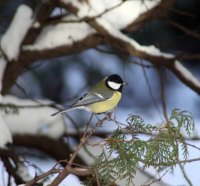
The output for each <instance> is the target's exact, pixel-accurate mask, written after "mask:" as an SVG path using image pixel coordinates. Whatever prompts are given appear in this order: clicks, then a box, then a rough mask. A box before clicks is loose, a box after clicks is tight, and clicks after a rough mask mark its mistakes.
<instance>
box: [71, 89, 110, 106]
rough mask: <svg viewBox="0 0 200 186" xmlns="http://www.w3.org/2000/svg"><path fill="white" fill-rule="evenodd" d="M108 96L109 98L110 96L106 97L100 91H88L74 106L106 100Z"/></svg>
mask: <svg viewBox="0 0 200 186" xmlns="http://www.w3.org/2000/svg"><path fill="white" fill-rule="evenodd" d="M108 98H109V97H108V96H106V97H105V96H103V95H101V94H98V93H93V92H88V93H86V94H85V95H84V96H83V97H81V98H80V99H79V100H78V101H77V102H76V103H75V104H74V105H72V106H75V107H78V106H85V105H89V104H92V103H95V102H100V101H104V100H106V99H108Z"/></svg>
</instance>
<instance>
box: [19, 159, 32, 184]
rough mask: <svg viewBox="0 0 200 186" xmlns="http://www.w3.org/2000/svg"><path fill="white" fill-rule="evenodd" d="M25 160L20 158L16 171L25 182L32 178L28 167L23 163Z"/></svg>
mask: <svg viewBox="0 0 200 186" xmlns="http://www.w3.org/2000/svg"><path fill="white" fill-rule="evenodd" d="M24 162H25V160H24V159H23V158H21V160H20V161H19V162H18V164H17V170H16V173H17V174H18V175H20V177H21V178H22V179H23V181H25V182H27V181H30V180H31V179H33V177H32V176H31V175H30V173H29V169H28V167H27V166H26V165H25V164H24Z"/></svg>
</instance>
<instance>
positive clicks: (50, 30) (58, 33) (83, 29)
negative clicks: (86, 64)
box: [23, 16, 95, 51]
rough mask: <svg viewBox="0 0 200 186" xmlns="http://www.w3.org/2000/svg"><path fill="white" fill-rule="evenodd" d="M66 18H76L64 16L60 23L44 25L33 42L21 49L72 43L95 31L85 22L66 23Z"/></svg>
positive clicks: (53, 46)
mask: <svg viewBox="0 0 200 186" xmlns="http://www.w3.org/2000/svg"><path fill="white" fill-rule="evenodd" d="M68 20H70V21H72V20H77V17H75V16H68V17H64V18H63V19H62V20H61V23H58V24H56V25H48V26H46V27H44V29H43V30H42V32H41V33H40V35H39V36H38V37H37V39H36V41H35V43H34V44H33V45H27V46H23V50H31V51H32V50H44V49H53V48H56V47H59V46H65V45H72V44H73V43H74V42H77V41H80V40H83V39H85V38H86V37H87V36H89V35H92V34H93V33H95V30H94V29H93V28H92V27H90V26H89V25H88V24H87V23H85V22H78V23H76V22H74V23H67V22H68ZM65 22H66V23H65Z"/></svg>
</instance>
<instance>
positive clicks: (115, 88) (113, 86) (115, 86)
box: [108, 81, 121, 90]
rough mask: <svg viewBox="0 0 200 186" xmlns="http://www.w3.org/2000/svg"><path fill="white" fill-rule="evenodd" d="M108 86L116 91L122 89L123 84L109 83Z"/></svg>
mask: <svg viewBox="0 0 200 186" xmlns="http://www.w3.org/2000/svg"><path fill="white" fill-rule="evenodd" d="M108 86H109V87H110V88H112V89H114V90H118V89H119V88H120V87H121V84H119V83H115V82H112V81H108Z"/></svg>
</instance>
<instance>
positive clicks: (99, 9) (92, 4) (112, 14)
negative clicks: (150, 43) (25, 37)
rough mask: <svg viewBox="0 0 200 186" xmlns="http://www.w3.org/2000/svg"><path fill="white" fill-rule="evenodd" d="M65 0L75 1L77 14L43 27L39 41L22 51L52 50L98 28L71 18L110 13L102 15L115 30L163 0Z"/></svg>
mask: <svg viewBox="0 0 200 186" xmlns="http://www.w3.org/2000/svg"><path fill="white" fill-rule="evenodd" d="M62 2H63V3H72V4H73V6H75V7H77V8H78V9H79V12H78V17H75V16H66V17H65V18H63V20H62V21H66V22H65V23H64V22H63V23H58V24H56V25H55V24H54V25H48V26H46V27H44V29H43V30H42V32H41V34H40V35H39V36H38V38H37V40H36V42H35V43H34V44H33V45H27V46H23V50H42V49H53V48H55V47H59V46H66V45H72V44H73V43H74V42H76V41H80V40H83V39H85V38H86V37H87V36H89V35H91V34H94V33H96V31H95V30H94V29H93V28H92V27H91V26H90V25H88V24H87V23H85V22H80V21H79V22H70V21H78V20H80V19H81V18H84V17H89V16H91V17H93V16H96V15H99V14H101V13H103V12H105V11H107V12H106V13H105V14H103V15H102V16H101V18H102V19H103V20H105V21H107V22H108V23H110V25H112V26H113V28H115V29H122V28H125V27H127V26H128V25H129V24H130V23H132V22H134V21H135V20H136V19H137V18H138V16H139V15H141V14H142V13H144V12H146V11H147V10H149V9H151V8H153V7H155V6H156V5H158V4H159V3H160V0H154V1H149V0H144V1H125V2H123V3H121V2H122V1H121V0H112V1H110V0H89V3H85V2H84V1H82V2H81V1H78V0H62ZM118 5H119V6H118ZM113 7H115V8H113ZM112 8H113V9H112ZM108 10H109V11H108ZM67 21H68V22H67ZM149 49H150V47H149ZM151 50H154V52H155V49H154V48H153V47H151Z"/></svg>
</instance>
